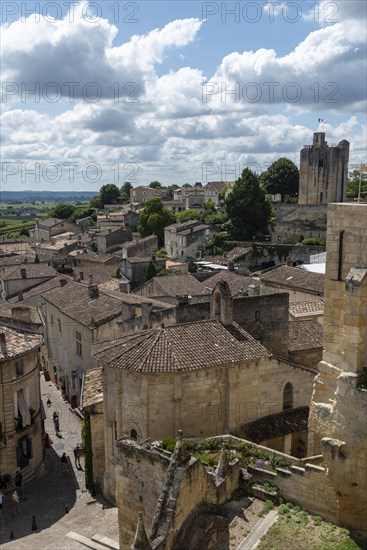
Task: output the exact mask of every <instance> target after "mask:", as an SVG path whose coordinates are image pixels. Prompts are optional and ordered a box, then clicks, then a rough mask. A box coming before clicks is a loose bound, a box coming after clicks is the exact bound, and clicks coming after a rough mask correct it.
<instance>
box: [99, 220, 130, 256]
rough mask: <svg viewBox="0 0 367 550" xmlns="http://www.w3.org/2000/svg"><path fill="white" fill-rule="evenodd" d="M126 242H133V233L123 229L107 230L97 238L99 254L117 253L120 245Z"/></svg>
mask: <svg viewBox="0 0 367 550" xmlns="http://www.w3.org/2000/svg"><path fill="white" fill-rule="evenodd" d="M126 241H131V232H130V231H127V230H126V229H123V228H122V227H120V228H118V229H105V230H104V231H101V232H100V233H98V234H97V236H96V243H97V251H98V253H102V254H106V253H107V252H111V251H116V250H119V249H120V248H121V246H120V245H122V244H123V243H125V242H126Z"/></svg>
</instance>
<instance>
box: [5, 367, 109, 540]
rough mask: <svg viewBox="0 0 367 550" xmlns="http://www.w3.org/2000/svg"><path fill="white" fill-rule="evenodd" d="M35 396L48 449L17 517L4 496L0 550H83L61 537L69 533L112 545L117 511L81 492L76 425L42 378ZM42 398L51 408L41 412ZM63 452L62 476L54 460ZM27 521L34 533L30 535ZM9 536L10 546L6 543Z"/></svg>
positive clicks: (77, 421)
mask: <svg viewBox="0 0 367 550" xmlns="http://www.w3.org/2000/svg"><path fill="white" fill-rule="evenodd" d="M41 394H42V398H43V402H44V404H45V411H46V414H47V419H46V420H45V430H46V432H48V434H49V436H50V438H51V440H52V445H51V448H50V449H48V451H47V453H46V455H45V459H44V468H45V471H44V472H43V474H42V476H41V477H39V478H38V479H36V480H33V481H31V482H30V483H29V484H27V485H26V486H25V496H26V500H22V501H21V502H20V504H19V512H20V513H19V515H15V513H14V511H13V509H12V502H11V493H9V492H8V491H7V493H8V494H7V495H6V497H5V498H4V503H3V510H2V512H3V513H2V518H1V519H0V544H1V546H2V547H3V548H9V549H14V550H15V549H17V550H21V549H24V550H48V549H50V550H51V549H53V550H59V549H60V550H69V549H70V550H81V549H83V548H84V549H85V546H84V545H82V544H81V543H79V542H77V541H76V540H73V539H71V538H69V537H66V534H67V533H69V532H70V531H74V532H76V533H78V534H80V535H84V536H86V537H88V538H90V537H92V536H94V535H95V534H97V533H98V534H100V535H103V536H107V537H109V538H111V539H113V540H115V541H118V524H117V509H116V508H114V507H112V506H111V505H110V504H109V503H107V502H106V501H104V500H103V499H102V498H100V497H97V498H96V499H95V498H94V497H92V496H91V495H90V494H89V493H88V491H87V490H86V489H85V479H84V459H83V458H81V469H78V468H77V467H76V466H75V464H74V454H73V449H74V447H76V445H77V444H78V443H81V420H80V419H79V418H78V416H76V415H75V414H74V413H73V412H72V411H71V410H70V408H69V404H68V403H66V402H65V401H64V400H63V398H62V395H61V392H60V391H59V390H58V389H57V388H56V387H55V386H54V384H53V383H52V382H45V380H44V377H43V375H41ZM48 397H50V399H51V402H52V406H51V407H50V408H47V407H46V401H47V399H48ZM54 411H57V412H58V414H59V418H60V431H61V435H62V437H61V438H58V437H57V436H56V433H55V429H54V424H53V419H52V418H53V413H54ZM64 452H65V453H66V455H67V456H68V470H67V472H65V473H62V471H61V462H60V458H61V456H62V454H63V453H64ZM14 474H15V472H14ZM12 488H13V487H10V486H9V487H8V489H12ZM33 515H35V523H36V527H37V529H36V530H34V531H32V527H34V525H33V519H34V518H33V517H32V516H33ZM11 532H12V533H13V535H14V540H10V534H11Z"/></svg>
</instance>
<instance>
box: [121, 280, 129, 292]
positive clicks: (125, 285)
mask: <svg viewBox="0 0 367 550" xmlns="http://www.w3.org/2000/svg"><path fill="white" fill-rule="evenodd" d="M119 290H120V292H122V293H123V294H129V283H128V282H127V281H119Z"/></svg>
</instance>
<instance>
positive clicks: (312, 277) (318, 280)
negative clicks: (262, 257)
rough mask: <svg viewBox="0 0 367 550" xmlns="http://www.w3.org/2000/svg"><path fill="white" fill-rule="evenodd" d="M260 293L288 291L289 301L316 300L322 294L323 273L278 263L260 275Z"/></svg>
mask: <svg viewBox="0 0 367 550" xmlns="http://www.w3.org/2000/svg"><path fill="white" fill-rule="evenodd" d="M260 282H261V289H260V292H261V294H273V293H274V292H288V294H289V301H290V302H300V301H306V300H316V301H317V300H318V299H319V298H320V297H322V296H323V294H324V282H325V275H324V274H323V273H312V272H310V271H306V270H305V269H302V268H300V267H291V266H288V265H280V266H277V267H274V268H271V269H268V270H267V271H264V272H263V273H262V274H261V275H260Z"/></svg>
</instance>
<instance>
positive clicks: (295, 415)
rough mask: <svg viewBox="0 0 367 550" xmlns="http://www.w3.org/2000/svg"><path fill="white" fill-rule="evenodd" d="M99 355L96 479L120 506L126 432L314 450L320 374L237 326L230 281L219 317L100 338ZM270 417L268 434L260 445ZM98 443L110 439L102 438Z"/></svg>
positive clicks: (217, 301) (215, 302)
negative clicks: (312, 409) (311, 420)
mask: <svg viewBox="0 0 367 550" xmlns="http://www.w3.org/2000/svg"><path fill="white" fill-rule="evenodd" d="M93 356H94V358H95V359H96V361H97V363H98V365H99V366H100V368H101V369H102V373H103V374H102V380H103V408H104V409H103V410H104V412H103V414H104V425H103V427H102V426H101V424H100V425H99V429H97V432H98V431H100V430H101V429H103V432H104V443H105V445H104V449H105V462H104V464H103V463H101V462H100V461H99V459H97V460H98V463H99V464H100V471H96V472H95V477H96V482H97V484H99V485H102V487H103V492H104V494H105V496H107V497H108V498H109V499H111V500H112V501H115V500H116V498H115V497H116V495H115V491H116V482H115V467H116V463H115V442H116V440H117V439H119V438H121V437H122V436H123V435H125V434H128V436H129V437H131V438H133V439H136V440H138V441H142V440H144V439H146V438H150V439H152V440H160V439H163V438H167V437H175V435H176V433H177V431H178V429H183V430H184V433H185V434H186V436H187V437H209V436H215V435H220V434H223V433H228V434H234V435H240V436H242V437H243V436H245V435H246V436H247V437H248V438H249V437H251V436H250V434H251V433H252V434H254V441H257V442H262V443H263V444H267V445H268V446H270V447H273V448H274V449H277V450H279V451H285V452H287V453H291V454H294V455H297V454H300V453H302V455H303V454H304V453H305V452H306V441H307V434H306V426H307V416H308V405H309V402H310V397H311V392H312V382H313V378H314V376H315V374H316V371H315V369H312V368H308V367H303V366H301V365H296V364H294V363H291V362H287V360H286V359H284V360H283V359H280V358H275V357H274V356H272V355H271V353H270V352H269V351H268V350H267V349H266V348H265V347H264V346H262V345H261V344H260V343H259V342H258V341H257V340H255V339H254V338H253V337H252V336H250V335H249V334H248V333H247V332H246V331H244V330H243V329H242V328H241V327H240V326H239V325H237V324H236V323H234V322H233V300H232V297H231V294H230V290H229V287H228V285H227V283H225V282H219V283H218V284H217V285H216V287H215V288H214V290H213V295H212V304H211V319H210V320H204V321H197V322H190V323H184V324H178V325H174V326H169V327H162V328H158V329H150V330H143V331H141V332H138V333H135V334H130V335H125V336H122V337H120V338H117V339H115V340H110V341H106V342H101V343H99V344H96V345H95V346H94V348H93ZM86 386H88V384H87V385H86ZM285 412H286V415H285V414H284V413H285ZM285 416H286V417H285ZM291 417H292V418H291ZM261 418H262V419H264V418H265V419H266V422H265V423H266V425H267V430H266V432H264V433H266V435H264V436H263V437H260V439H259V438H258V429H257V428H258V426H257V425H256V422H257V421H258V419H261ZM254 423H255V425H254ZM290 426H292V427H291V428H290ZM92 438H95V439H96V440H99V441H100V440H101V437H100V435H98V433H94V434H92ZM95 454H96V455H98V454H99V452H98V451H97V450H95Z"/></svg>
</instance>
